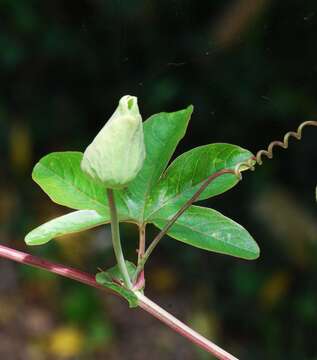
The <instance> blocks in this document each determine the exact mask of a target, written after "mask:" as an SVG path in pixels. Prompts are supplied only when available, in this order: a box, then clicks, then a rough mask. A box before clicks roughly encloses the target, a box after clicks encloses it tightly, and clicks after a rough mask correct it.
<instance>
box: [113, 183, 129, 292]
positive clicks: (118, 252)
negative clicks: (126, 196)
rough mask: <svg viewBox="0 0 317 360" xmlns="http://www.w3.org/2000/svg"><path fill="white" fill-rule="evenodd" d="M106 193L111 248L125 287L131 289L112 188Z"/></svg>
mask: <svg viewBox="0 0 317 360" xmlns="http://www.w3.org/2000/svg"><path fill="white" fill-rule="evenodd" d="M107 195H108V201H109V208H110V216H111V235H112V245H113V250H114V253H115V256H116V259H117V263H118V267H119V269H120V272H121V275H122V277H123V281H124V284H125V286H126V288H128V289H132V282H131V279H130V276H129V273H128V269H127V266H126V263H125V260H124V256H123V251H122V246H121V240H120V229H119V219H118V214H117V208H116V204H115V200H114V196H113V190H112V189H107Z"/></svg>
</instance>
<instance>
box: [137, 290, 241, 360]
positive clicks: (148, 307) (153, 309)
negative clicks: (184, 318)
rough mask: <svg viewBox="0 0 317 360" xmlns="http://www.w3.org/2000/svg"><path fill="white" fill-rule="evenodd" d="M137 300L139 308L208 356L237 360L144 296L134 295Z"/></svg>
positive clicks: (138, 293)
mask: <svg viewBox="0 0 317 360" xmlns="http://www.w3.org/2000/svg"><path fill="white" fill-rule="evenodd" d="M136 295H137V297H138V299H139V306H140V307H141V308H142V309H143V310H145V311H147V312H148V313H149V314H151V315H153V316H154V317H155V318H157V319H158V320H160V321H161V322H163V323H164V324H166V325H167V326H169V327H170V328H171V329H173V330H175V331H176V332H177V333H178V334H180V335H182V336H184V337H186V338H187V339H188V340H190V341H191V342H192V343H194V344H196V345H198V346H199V347H200V348H202V349H204V350H206V351H207V352H209V353H210V354H213V355H214V356H216V357H217V358H218V359H221V360H238V359H237V358H236V357H234V356H233V355H231V354H229V353H228V352H227V351H225V350H223V349H221V348H220V347H219V346H217V345H216V344H214V343H213V342H211V341H210V340H208V339H206V338H205V337H203V336H202V335H200V334H198V333H197V332H196V331H195V330H193V329H191V328H190V327H189V326H187V325H185V324H184V323H182V322H181V321H180V320H178V319H176V318H175V317H174V316H173V315H171V314H170V313H168V312H167V311H166V310H164V309H162V308H161V307H160V306H158V305H157V304H155V303H154V302H153V301H152V300H150V299H149V298H147V297H146V296H144V295H143V294H142V293H141V292H137V293H136Z"/></svg>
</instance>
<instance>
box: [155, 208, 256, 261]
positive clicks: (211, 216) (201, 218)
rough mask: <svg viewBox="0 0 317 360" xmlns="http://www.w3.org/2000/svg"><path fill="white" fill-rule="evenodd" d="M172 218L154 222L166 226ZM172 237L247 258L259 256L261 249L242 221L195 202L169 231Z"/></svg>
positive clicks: (215, 250) (158, 219)
mask: <svg viewBox="0 0 317 360" xmlns="http://www.w3.org/2000/svg"><path fill="white" fill-rule="evenodd" d="M168 221H169V218H161V217H159V218H155V219H153V223H154V224H155V225H156V226H157V227H158V228H160V229H162V228H163V227H164V226H165V225H166V224H167V222H168ZM167 234H168V235H169V236H171V237H172V238H174V239H176V240H179V241H182V242H184V243H186V244H189V245H192V246H195V247H198V248H200V249H204V250H208V251H213V252H217V253H221V254H226V255H231V256H236V257H239V258H243V259H248V260H252V259H256V258H257V257H258V256H259V254H260V249H259V247H258V245H257V243H256V242H255V241H254V240H253V238H252V237H251V235H250V234H249V233H248V231H247V230H245V229H244V228H243V227H242V226H241V225H239V224H237V223H236V222H234V221H233V220H231V219H229V218H227V217H226V216H224V215H222V214H221V213H219V212H218V211H216V210H213V209H208V208H205V207H199V206H191V207H190V208H189V209H188V210H187V211H185V213H184V214H183V215H181V216H180V217H179V218H178V220H177V221H176V223H175V224H174V225H173V226H172V228H171V229H170V230H169V231H168V233H167Z"/></svg>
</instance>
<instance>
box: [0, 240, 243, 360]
mask: <svg viewBox="0 0 317 360" xmlns="http://www.w3.org/2000/svg"><path fill="white" fill-rule="evenodd" d="M0 257H3V258H6V259H10V260H13V261H16V262H18V263H21V264H25V265H30V266H33V267H36V268H39V269H42V270H46V271H49V272H51V273H54V274H57V275H61V276H64V277H66V278H69V279H72V280H75V281H78V282H81V283H83V284H86V285H88V286H92V287H95V288H98V289H101V290H107V291H109V292H111V293H112V294H115V295H117V294H116V293H114V292H112V291H110V290H109V289H107V288H105V287H103V286H101V285H99V284H98V283H97V282H96V280H95V278H94V277H93V276H91V275H89V274H87V273H85V272H82V271H80V270H77V269H74V268H71V267H67V266H64V265H60V264H56V263H53V262H51V261H48V260H44V259H41V258H38V257H36V256H33V255H30V254H27V253H24V252H22V251H18V250H15V249H11V248H9V247H7V246H4V245H0ZM135 294H136V295H137V297H138V299H139V306H140V307H141V308H142V309H143V310H145V311H146V312H148V313H149V314H151V315H152V316H154V317H155V318H157V319H158V320H160V321H161V322H163V323H164V324H166V325H167V326H169V327H170V328H171V329H173V330H174V331H175V332H177V333H178V334H180V335H181V336H184V337H185V338H187V339H188V340H189V341H191V342H192V343H194V344H196V345H198V346H199V347H200V348H202V349H204V350H206V351H207V352H209V353H210V354H213V355H214V356H216V357H217V358H218V359H220V360H237V358H235V357H234V356H233V355H231V354H229V353H227V352H226V351H225V350H223V349H221V348H220V347H219V346H217V345H216V344H214V343H212V342H211V341H209V340H207V339H206V338H204V337H203V336H201V335H200V334H198V333H197V332H196V331H194V330H192V329H191V328H190V327H188V326H187V325H185V324H183V323H182V322H181V321H179V320H178V319H176V318H175V317H174V316H173V315H171V314H169V313H168V312H167V311H165V310H164V309H162V308H161V307H159V306H158V305H157V304H155V303H154V302H153V301H151V300H150V299H148V298H147V297H145V296H144V295H143V294H141V293H140V292H138V291H137V292H135Z"/></svg>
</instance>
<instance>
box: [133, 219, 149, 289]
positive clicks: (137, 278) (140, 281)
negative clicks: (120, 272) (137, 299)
mask: <svg viewBox="0 0 317 360" xmlns="http://www.w3.org/2000/svg"><path fill="white" fill-rule="evenodd" d="M145 227H146V224H142V225H140V226H139V248H138V263H137V265H139V263H140V262H141V261H142V258H143V256H144V252H145ZM132 282H133V285H134V288H138V289H140V288H143V287H144V284H145V276H144V268H143V270H142V271H140V273H137V272H135V273H134V275H133V279H132Z"/></svg>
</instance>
